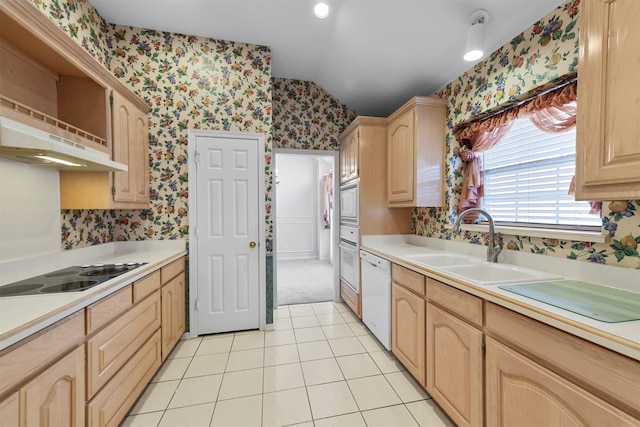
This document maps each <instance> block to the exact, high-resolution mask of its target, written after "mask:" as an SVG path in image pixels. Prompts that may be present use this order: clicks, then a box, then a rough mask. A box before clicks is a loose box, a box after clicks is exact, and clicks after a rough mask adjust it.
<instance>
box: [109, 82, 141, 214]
mask: <svg viewBox="0 0 640 427" xmlns="http://www.w3.org/2000/svg"><path fill="white" fill-rule="evenodd" d="M147 152H148V134H147V118H146V114H144V113H143V112H142V111H140V110H139V109H137V108H136V107H135V105H133V104H132V103H131V102H129V101H128V100H127V99H125V98H124V97H123V96H121V95H120V94H118V93H117V92H113V158H114V160H115V161H116V162H120V163H124V164H126V165H128V166H129V170H128V171H127V172H114V173H113V174H114V179H113V185H114V189H115V192H114V194H113V200H114V202H116V203H124V204H125V205H124V206H125V207H126V206H129V205H130V206H131V207H147V205H148V203H149V158H148V155H147Z"/></svg>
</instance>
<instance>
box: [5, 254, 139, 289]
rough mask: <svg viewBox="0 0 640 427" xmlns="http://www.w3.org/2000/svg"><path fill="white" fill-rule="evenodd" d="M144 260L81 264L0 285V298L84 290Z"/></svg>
mask: <svg viewBox="0 0 640 427" xmlns="http://www.w3.org/2000/svg"><path fill="white" fill-rule="evenodd" d="M144 264H146V262H127V263H117V264H85V265H78V266H73V267H67V268H63V269H61V270H56V271H52V272H51V273H46V274H43V275H41V276H35V277H31V278H29V279H25V280H21V281H19V282H14V283H9V284H7V285H3V286H0V297H10V296H20V295H38V294H42V295H46V294H55V293H60V292H81V291H86V290H87V289H90V288H92V287H94V286H96V285H99V284H100V283H103V282H106V281H107V280H111V279H113V278H114V277H117V276H119V275H121V274H123V273H126V272H128V271H131V270H134V269H136V268H138V267H140V266H142V265H144Z"/></svg>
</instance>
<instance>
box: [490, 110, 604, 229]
mask: <svg viewBox="0 0 640 427" xmlns="http://www.w3.org/2000/svg"><path fill="white" fill-rule="evenodd" d="M575 145H576V132H575V128H573V129H571V130H569V131H566V132H544V131H541V130H540V129H538V128H537V127H536V126H535V125H534V124H533V123H531V121H530V120H529V119H528V118H526V117H524V118H521V119H518V120H516V121H515V122H514V124H513V126H512V127H511V129H510V130H509V132H508V133H507V135H505V137H504V139H503V140H502V141H501V142H500V143H499V144H498V145H497V146H495V147H493V148H491V149H489V150H487V151H485V152H484V156H483V165H484V186H485V196H484V198H483V208H484V209H486V210H487V211H488V212H489V213H490V214H491V215H492V217H493V218H494V220H495V221H496V222H501V223H517V224H522V225H525V224H526V225H528V226H536V225H538V226H547V225H550V226H563V227H562V228H576V227H577V228H591V227H599V226H600V225H601V220H600V218H599V217H598V216H597V215H590V214H589V209H590V207H589V204H588V203H587V202H576V201H575V200H574V198H573V196H571V195H568V194H567V191H568V189H569V185H570V183H571V178H572V177H573V175H574V173H575V162H576V155H575V151H576V149H575Z"/></svg>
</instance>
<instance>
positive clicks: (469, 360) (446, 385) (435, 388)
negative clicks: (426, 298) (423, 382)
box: [427, 303, 483, 427]
mask: <svg viewBox="0 0 640 427" xmlns="http://www.w3.org/2000/svg"><path fill="white" fill-rule="evenodd" d="M482 339H483V333H482V331H481V330H479V329H477V328H475V327H473V326H471V325H470V324H468V323H466V322H464V321H463V320H461V319H458V318H457V317H456V316H454V315H452V314H450V313H448V312H447V311H445V310H443V309H441V308H440V307H438V306H436V305H434V304H432V303H428V304H427V372H429V375H427V392H429V394H430V395H431V396H432V397H433V398H434V399H435V400H436V402H438V404H439V405H440V406H441V407H442V409H444V410H445V412H446V413H447V414H448V415H449V417H451V419H452V420H453V421H455V423H456V425H457V426H458V427H463V426H468V427H472V426H482V425H483V382H482V379H483V363H482Z"/></svg>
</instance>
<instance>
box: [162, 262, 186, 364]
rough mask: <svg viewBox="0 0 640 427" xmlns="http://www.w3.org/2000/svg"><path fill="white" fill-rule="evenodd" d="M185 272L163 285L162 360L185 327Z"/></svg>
mask: <svg viewBox="0 0 640 427" xmlns="http://www.w3.org/2000/svg"><path fill="white" fill-rule="evenodd" d="M184 298H185V283H184V272H183V273H182V274H180V275H178V276H177V277H174V278H173V279H172V280H170V281H169V283H167V284H166V285H164V286H162V360H165V359H166V358H167V356H168V355H169V353H170V352H171V349H172V348H173V347H174V346H175V345H176V343H177V342H178V340H179V339H180V337H181V336H182V334H183V333H184V329H185V315H184V311H185V305H184Z"/></svg>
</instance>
